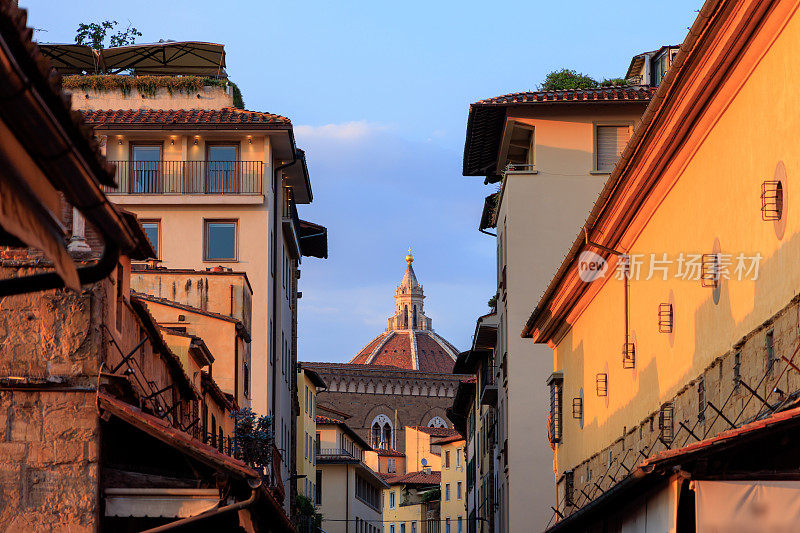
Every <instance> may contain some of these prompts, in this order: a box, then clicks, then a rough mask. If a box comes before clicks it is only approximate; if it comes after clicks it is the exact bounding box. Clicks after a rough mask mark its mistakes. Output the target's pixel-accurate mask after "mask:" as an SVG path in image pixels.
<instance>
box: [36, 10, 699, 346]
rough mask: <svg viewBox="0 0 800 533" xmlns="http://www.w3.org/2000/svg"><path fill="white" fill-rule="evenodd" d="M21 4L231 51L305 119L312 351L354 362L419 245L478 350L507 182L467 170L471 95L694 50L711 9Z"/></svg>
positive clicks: (67, 37) (233, 68) (249, 75)
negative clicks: (673, 50) (486, 200)
mask: <svg viewBox="0 0 800 533" xmlns="http://www.w3.org/2000/svg"><path fill="white" fill-rule="evenodd" d="M20 4H21V6H22V7H25V8H28V9H29V18H28V21H29V25H30V26H33V27H35V28H38V29H39V30H40V31H37V33H36V38H37V39H38V40H40V41H42V42H72V41H73V39H74V35H75V28H76V27H77V25H78V24H79V23H80V22H95V21H102V20H106V19H111V20H117V21H119V22H120V23H121V25H123V26H124V25H127V23H128V22H129V21H130V22H131V23H132V24H133V25H134V26H136V27H137V28H138V29H139V30H140V31H141V32H142V33H143V36H142V37H141V38H140V39H139V42H154V41H158V40H159V39H173V40H200V41H211V42H218V43H223V44H225V49H226V53H227V65H228V68H227V70H228V74H229V75H230V77H231V79H232V80H233V81H235V82H236V83H237V84H238V85H239V87H240V88H241V89H242V92H243V94H244V99H245V104H246V106H247V108H248V109H254V110H258V111H269V112H273V113H278V114H281V115H285V116H288V117H290V118H291V119H292V122H293V123H294V124H295V128H296V137H297V140H298V144H299V145H300V146H301V147H302V148H304V149H306V153H307V155H308V158H309V168H310V171H311V174H312V184H313V188H314V198H315V201H314V203H313V204H311V205H309V206H300V216H301V218H305V219H307V220H311V221H314V222H317V223H320V224H323V225H325V226H327V227H328V231H329V242H328V244H329V255H330V257H329V259H328V260H327V261H321V260H317V259H306V260H305V261H304V262H303V265H302V267H301V268H302V278H301V281H300V283H301V290H302V291H303V299H302V300H301V306H300V307H301V310H300V323H299V329H300V332H299V333H300V345H299V354H298V356H299V358H300V359H301V360H306V361H309V360H315V361H346V360H348V359H349V358H350V357H352V355H354V354H355V353H356V352H357V351H358V350H359V349H360V348H361V347H362V346H363V345H365V344H366V343H367V342H368V341H369V340H370V339H371V338H372V337H374V336H375V335H377V334H378V333H379V332H380V331H382V330H383V329H384V328H385V327H386V318H387V317H388V316H389V314H390V313H391V312H392V310H393V299H392V295H393V294H394V287H395V285H396V284H397V283H399V282H400V279H401V277H402V275H403V270H404V268H405V262H404V259H403V258H404V256H405V253H406V249H407V248H408V246H409V245H411V246H412V247H413V249H414V255H415V256H416V258H417V260H416V262H415V263H414V267H415V270H416V273H417V277H418V278H419V280H420V282H421V283H422V284H423V285H424V287H425V293H426V296H427V299H426V303H425V305H426V313H427V314H428V316H430V317H432V318H433V326H434V329H436V330H437V331H438V332H439V333H440V334H442V335H443V336H444V337H445V338H447V339H448V340H450V341H451V342H452V343H453V344H455V345H456V346H457V347H458V348H459V349H465V348H467V347H468V345H469V343H470V339H471V335H472V332H473V329H474V326H475V318H476V317H477V316H478V315H480V314H483V313H484V312H486V310H487V307H486V301H487V300H488V299H489V297H490V296H491V295H492V294H493V292H494V286H495V268H494V264H495V261H494V252H495V242H494V239H492V238H490V237H487V236H485V235H482V234H481V233H479V232H478V231H477V224H478V219H479V216H480V211H481V207H482V205H483V197H484V196H485V195H487V194H489V193H491V192H493V189H492V188H491V186H484V185H483V181H482V180H481V179H480V178H466V177H463V176H461V156H462V151H463V146H464V130H465V124H466V119H467V112H468V109H469V104H470V103H471V102H474V101H476V100H480V99H482V98H487V97H491V96H496V95H500V94H505V93H509V92H517V91H524V90H532V89H536V87H537V85H538V84H539V83H540V82H541V81H542V80H543V79H544V77H545V75H546V74H547V73H548V72H550V71H552V70H555V69H558V68H561V67H568V68H574V69H576V70H579V71H581V72H584V73H586V74H589V75H591V76H594V77H596V78H603V77H616V76H622V75H624V73H625V70H626V69H627V67H628V63H629V62H630V58H631V56H632V55H634V54H636V53H639V52H642V51H645V50H651V49H654V48H657V47H659V46H661V45H664V44H679V43H680V42H681V41H682V40H683V38H684V36H685V35H686V31H687V29H688V27H689V26H690V25H691V24H692V22H693V21H694V18H695V16H696V10H697V9H699V8H700V6H701V4H702V2H701V1H700V0H677V1H675V2H672V3H670V4H669V5H666V4H664V3H662V2H650V3H646V2H645V3H637V4H631V3H630V2H623V1H620V0H612V1H606V2H597V1H596V0H595V1H583V0H574V1H572V2H541V1H527V2H525V1H520V2H502V1H500V2H498V1H495V2H474V1H463V0H462V1H442V0H439V1H430V0H429V1H427V2H419V1H406V2H400V3H391V4H389V3H386V2H375V1H373V2H360V1H359V2H355V1H353V2H331V1H328V2H323V1H315V0H307V1H304V2H297V1H289V0H285V1H283V0H282V1H272V0H247V1H245V0H232V1H231V0H229V1H227V2H220V1H219V0H215V1H208V0H193V1H191V2H189V1H185V0H172V1H170V2H164V1H158V2H156V1H150V0H140V1H138V2H96V1H92V2H88V1H69V2H67V1H64V0H57V1H56V0H20ZM45 30H46V31H45ZM535 304H536V302H531V308H533V306H535ZM520 326H521V325H520Z"/></svg>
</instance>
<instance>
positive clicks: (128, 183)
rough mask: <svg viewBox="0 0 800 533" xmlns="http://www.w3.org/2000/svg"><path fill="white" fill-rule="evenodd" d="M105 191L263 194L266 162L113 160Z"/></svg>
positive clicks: (129, 192) (126, 192)
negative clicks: (112, 175) (110, 180)
mask: <svg viewBox="0 0 800 533" xmlns="http://www.w3.org/2000/svg"><path fill="white" fill-rule="evenodd" d="M110 162H111V163H113V164H114V165H116V167H117V170H116V173H115V180H116V182H117V185H118V187H117V188H113V187H106V186H103V191H104V192H105V193H106V194H261V193H262V183H263V179H264V162H263V161H110Z"/></svg>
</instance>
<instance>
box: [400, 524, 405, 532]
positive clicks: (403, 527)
mask: <svg viewBox="0 0 800 533" xmlns="http://www.w3.org/2000/svg"><path fill="white" fill-rule="evenodd" d="M400 533H406V523H405V522H403V523H401V524H400Z"/></svg>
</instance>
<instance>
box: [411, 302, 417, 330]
mask: <svg viewBox="0 0 800 533" xmlns="http://www.w3.org/2000/svg"><path fill="white" fill-rule="evenodd" d="M412 324H413V326H412V328H411V329H417V306H416V305H415V306H414V319H413V322H412Z"/></svg>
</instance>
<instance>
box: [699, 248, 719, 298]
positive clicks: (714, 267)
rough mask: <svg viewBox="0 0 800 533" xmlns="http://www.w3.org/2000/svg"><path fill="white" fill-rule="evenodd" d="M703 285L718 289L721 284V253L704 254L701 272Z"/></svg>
mask: <svg viewBox="0 0 800 533" xmlns="http://www.w3.org/2000/svg"><path fill="white" fill-rule="evenodd" d="M700 283H701V285H702V286H703V287H710V288H712V289H716V288H717V287H718V286H719V255H718V254H703V258H702V263H701V272H700Z"/></svg>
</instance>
